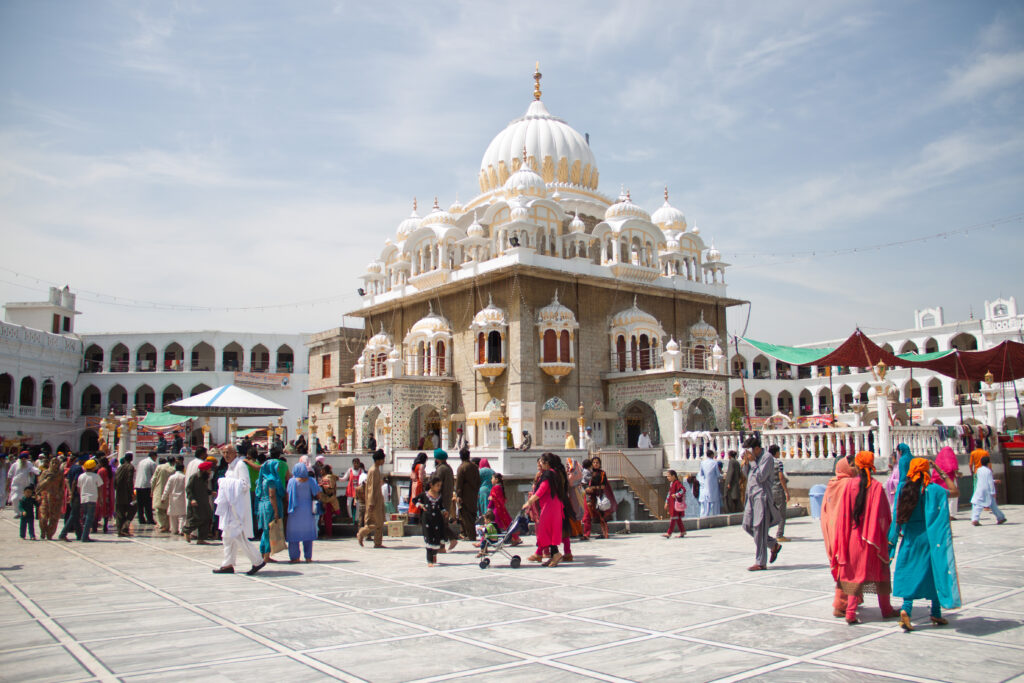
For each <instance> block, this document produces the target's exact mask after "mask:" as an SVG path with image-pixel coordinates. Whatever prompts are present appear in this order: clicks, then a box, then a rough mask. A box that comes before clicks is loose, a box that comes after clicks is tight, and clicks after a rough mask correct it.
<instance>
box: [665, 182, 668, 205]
mask: <svg viewBox="0 0 1024 683" xmlns="http://www.w3.org/2000/svg"><path fill="white" fill-rule="evenodd" d="M665 201H666V202H667V201H668V185H666V186H665Z"/></svg>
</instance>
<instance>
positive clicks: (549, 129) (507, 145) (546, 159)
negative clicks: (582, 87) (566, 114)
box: [480, 99, 598, 192]
mask: <svg viewBox="0 0 1024 683" xmlns="http://www.w3.org/2000/svg"><path fill="white" fill-rule="evenodd" d="M523 147H526V148H527V149H528V150H529V156H530V159H531V166H535V167H536V168H537V169H538V171H539V172H540V175H541V176H542V179H543V180H544V182H547V183H551V182H562V183H568V184H569V185H570V186H577V187H582V188H587V189H591V190H596V189H597V179H598V173H597V161H596V160H595V159H594V154H593V152H591V150H590V145H589V144H587V140H586V138H584V137H583V135H581V134H580V133H579V132H578V131H576V130H575V129H573V128H572V127H571V126H570V125H569V124H567V123H566V122H565V121H563V120H562V119H560V118H558V117H555V116H552V115H551V112H549V111H548V109H547V107H545V106H544V103H543V102H541V101H540V100H539V99H537V100H534V101H533V102H531V103H530V106H529V107H528V108H527V110H526V114H524V115H523V116H522V117H521V118H518V119H516V120H515V121H512V122H511V123H509V124H508V126H506V127H505V130H503V131H501V132H500V133H498V134H497V135H496V136H495V137H494V139H493V140H491V144H489V145H488V146H487V151H485V152H484V157H483V160H482V161H481V162H480V190H481V192H488V191H490V190H495V189H498V188H499V187H501V185H502V184H503V181H504V180H505V179H506V178H508V177H509V174H510V173H511V172H512V169H513V168H515V166H514V164H517V163H518V162H519V157H520V155H521V154H522V151H523Z"/></svg>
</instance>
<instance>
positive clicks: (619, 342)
mask: <svg viewBox="0 0 1024 683" xmlns="http://www.w3.org/2000/svg"><path fill="white" fill-rule="evenodd" d="M615 355H616V356H618V361H619V372H625V371H626V338H625V337H624V336H622V335H621V334H620V335H619V338H618V339H616V340H615Z"/></svg>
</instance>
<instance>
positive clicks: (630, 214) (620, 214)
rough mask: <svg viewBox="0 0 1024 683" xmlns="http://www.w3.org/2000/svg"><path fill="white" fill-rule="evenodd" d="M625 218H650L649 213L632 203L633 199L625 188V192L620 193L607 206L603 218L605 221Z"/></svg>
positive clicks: (647, 219) (646, 219)
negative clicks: (617, 197)
mask: <svg viewBox="0 0 1024 683" xmlns="http://www.w3.org/2000/svg"><path fill="white" fill-rule="evenodd" d="M627 218H639V219H640V220H645V221H649V220H651V215H650V214H649V213H647V212H646V211H644V210H643V209H642V208H641V207H639V206H637V205H636V204H634V203H633V199H632V198H631V197H630V196H629V190H626V192H625V194H620V195H619V200H618V201H617V202H615V203H614V204H612V205H611V206H609V207H608V210H607V211H605V212H604V219H605V220H606V221H612V220H620V221H621V220H625V219H627Z"/></svg>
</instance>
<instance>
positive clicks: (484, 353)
mask: <svg viewBox="0 0 1024 683" xmlns="http://www.w3.org/2000/svg"><path fill="white" fill-rule="evenodd" d="M488 337H489V335H485V334H484V333H483V332H481V333H480V334H478V335H477V336H476V358H477V361H476V362H477V363H486V362H487V359H488V358H489V354H488V346H487V340H488Z"/></svg>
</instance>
